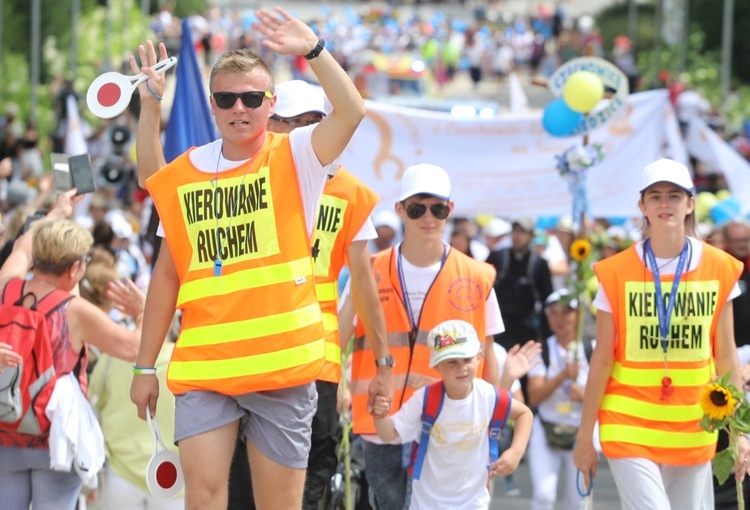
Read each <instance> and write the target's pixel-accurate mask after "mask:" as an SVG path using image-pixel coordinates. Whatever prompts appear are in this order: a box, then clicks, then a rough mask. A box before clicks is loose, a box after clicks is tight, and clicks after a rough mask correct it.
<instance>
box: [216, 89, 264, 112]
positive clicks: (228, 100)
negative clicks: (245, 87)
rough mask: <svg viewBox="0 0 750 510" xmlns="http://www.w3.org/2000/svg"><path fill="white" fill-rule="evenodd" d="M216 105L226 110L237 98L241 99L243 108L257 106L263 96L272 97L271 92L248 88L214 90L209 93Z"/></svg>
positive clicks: (261, 101) (261, 102)
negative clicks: (224, 90) (241, 89)
mask: <svg viewBox="0 0 750 510" xmlns="http://www.w3.org/2000/svg"><path fill="white" fill-rule="evenodd" d="M211 97H213V98H214V101H215V102H216V106H218V107H219V108H221V109H222V110H228V109H230V108H232V107H233V106H234V105H235V104H236V103H237V98H238V97H239V98H240V99H242V104H244V105H245V108H258V107H259V106H260V105H261V104H263V98H266V97H267V98H269V99H270V98H272V97H273V94H272V93H270V92H268V91H265V92H264V91H262V90H250V91H248V92H239V93H237V92H214V93H213V94H211Z"/></svg>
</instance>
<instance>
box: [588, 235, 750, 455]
mask: <svg viewBox="0 0 750 510" xmlns="http://www.w3.org/2000/svg"><path fill="white" fill-rule="evenodd" d="M594 270H595V272H596V275H597V277H598V278H599V281H600V282H601V284H602V288H603V289H604V292H605V293H606V296H607V299H608V300H609V302H610V304H611V307H612V312H613V316H614V321H615V331H616V343H615V348H614V366H613V368H612V373H611V374H610V377H609V381H608V382H607V387H606V391H605V395H604V398H603V400H602V404H601V407H600V409H599V434H600V439H601V444H602V451H603V452H604V455H605V456H607V457H609V458H629V457H630V458H633V457H635V458H645V459H650V460H652V461H654V462H658V463H663V464H672V465H696V464H702V463H704V462H708V461H709V460H711V459H712V458H713V457H714V454H715V453H716V434H709V433H707V432H705V431H704V430H703V429H702V428H701V427H700V426H699V422H700V420H701V417H702V416H703V411H702V410H701V407H700V394H701V391H702V390H703V388H704V387H705V386H706V384H708V383H709V382H710V381H711V380H712V378H713V377H714V376H715V369H714V365H713V353H714V350H715V334H716V324H717V321H718V317H719V314H720V312H721V310H722V309H723V308H724V305H725V304H726V302H727V298H728V297H729V293H730V292H731V290H732V288H733V287H734V285H735V283H736V282H737V279H738V278H739V276H740V273H741V271H742V264H741V263H740V262H739V261H737V260H735V259H734V258H733V257H731V256H730V255H728V254H726V253H724V252H722V251H720V250H717V249H716V248H714V247H712V246H710V245H708V244H704V245H703V255H702V257H701V260H700V263H699V264H698V267H697V268H696V269H695V270H693V271H689V272H685V273H683V275H682V279H681V281H680V286H679V290H678V294H677V298H676V301H675V305H674V310H673V312H672V318H671V321H670V340H669V344H668V347H667V363H668V366H669V377H670V378H671V379H672V387H673V388H674V393H673V394H672V395H671V396H669V397H668V398H667V399H665V400H662V399H661V388H662V383H661V381H662V378H663V377H665V376H666V375H667V374H666V371H665V367H664V351H663V350H662V346H661V342H660V340H659V338H660V336H661V334H660V332H659V318H658V313H657V311H656V301H655V299H654V293H655V286H654V280H653V276H652V274H651V272H650V271H649V270H648V269H646V266H645V265H644V264H643V262H642V261H641V260H640V259H639V258H638V254H637V253H636V247H635V246H633V247H631V248H629V249H627V250H625V251H624V252H622V253H620V254H618V255H616V256H614V257H611V258H609V259H606V260H603V261H601V262H599V263H597V264H595V265H594ZM673 278H674V277H673V275H665V276H662V277H661V281H662V292H663V293H664V294H665V295H666V294H667V293H668V292H670V291H671V288H672V281H673Z"/></svg>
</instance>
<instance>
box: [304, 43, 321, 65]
mask: <svg viewBox="0 0 750 510" xmlns="http://www.w3.org/2000/svg"><path fill="white" fill-rule="evenodd" d="M325 47H326V42H325V41H324V40H323V39H318V44H316V45H315V47H314V48H313V49H312V50H311V51H310V53H308V54H307V55H305V59H306V60H312V59H314V58H315V57H317V56H318V55H320V53H321V52H322V51H323V48H325Z"/></svg>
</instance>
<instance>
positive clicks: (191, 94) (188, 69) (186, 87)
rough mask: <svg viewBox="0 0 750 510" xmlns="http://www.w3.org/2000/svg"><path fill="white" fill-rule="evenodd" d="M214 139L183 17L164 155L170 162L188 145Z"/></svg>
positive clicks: (214, 133) (199, 73) (201, 79)
mask: <svg viewBox="0 0 750 510" xmlns="http://www.w3.org/2000/svg"><path fill="white" fill-rule="evenodd" d="M216 138H217V137H216V131H215V129H214V121H213V118H212V117H211V110H210V109H209V104H208V95H207V94H206V92H205V90H204V88H203V77H202V76H201V71H200V68H199V67H198V59H197V58H196V56H195V47H194V46H193V40H192V38H191V37H190V27H189V26H188V22H187V18H184V19H183V20H182V42H181V44H180V60H179V62H178V63H177V83H176V87H175V96H174V103H173V104H172V112H171V113H170V115H169V122H168V123H167V130H166V133H165V137H164V158H165V159H166V161H167V163H169V162H171V161H172V160H174V159H175V158H176V157H177V156H179V155H180V154H182V153H183V152H185V151H186V150H188V149H189V148H190V147H193V146H198V145H205V144H207V143H210V142H213V141H214V140H216Z"/></svg>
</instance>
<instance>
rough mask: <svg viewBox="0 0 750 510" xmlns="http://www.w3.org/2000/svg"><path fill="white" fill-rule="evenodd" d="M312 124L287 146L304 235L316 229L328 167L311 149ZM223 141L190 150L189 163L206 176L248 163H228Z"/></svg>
mask: <svg viewBox="0 0 750 510" xmlns="http://www.w3.org/2000/svg"><path fill="white" fill-rule="evenodd" d="M313 129H315V125H314V124H313V125H311V126H305V127H301V128H297V129H295V130H294V131H292V132H291V133H289V144H290V145H291V148H292V157H293V159H294V166H295V168H296V169H297V180H298V181H299V187H300V192H301V196H302V206H303V208H304V210H305V224H306V225H307V233H308V234H310V235H312V231H313V227H314V226H315V217H316V215H317V212H318V203H319V202H320V195H321V194H322V193H323V186H325V183H326V175H327V168H328V167H327V166H323V165H321V164H320V161H319V160H318V156H317V155H316V154H315V151H314V150H313V147H312V132H313ZM222 146H223V141H222V140H221V138H220V139H218V140H215V141H213V142H211V143H208V144H206V145H201V146H200V147H196V148H195V149H193V150H192V151H190V153H189V154H190V162H191V163H192V164H193V165H194V166H195V167H196V168H197V169H198V170H200V171H201V172H205V173H207V174H215V173H217V172H218V173H221V172H224V171H226V170H231V169H233V168H237V167H238V166H240V165H242V164H243V163H245V162H247V161H249V159H245V160H242V161H230V160H228V159H226V158H225V157H224V156H223V154H222V151H221V149H222ZM156 234H157V235H158V236H159V237H165V235H164V228H163V227H162V224H161V222H159V228H158V230H157V231H156Z"/></svg>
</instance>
